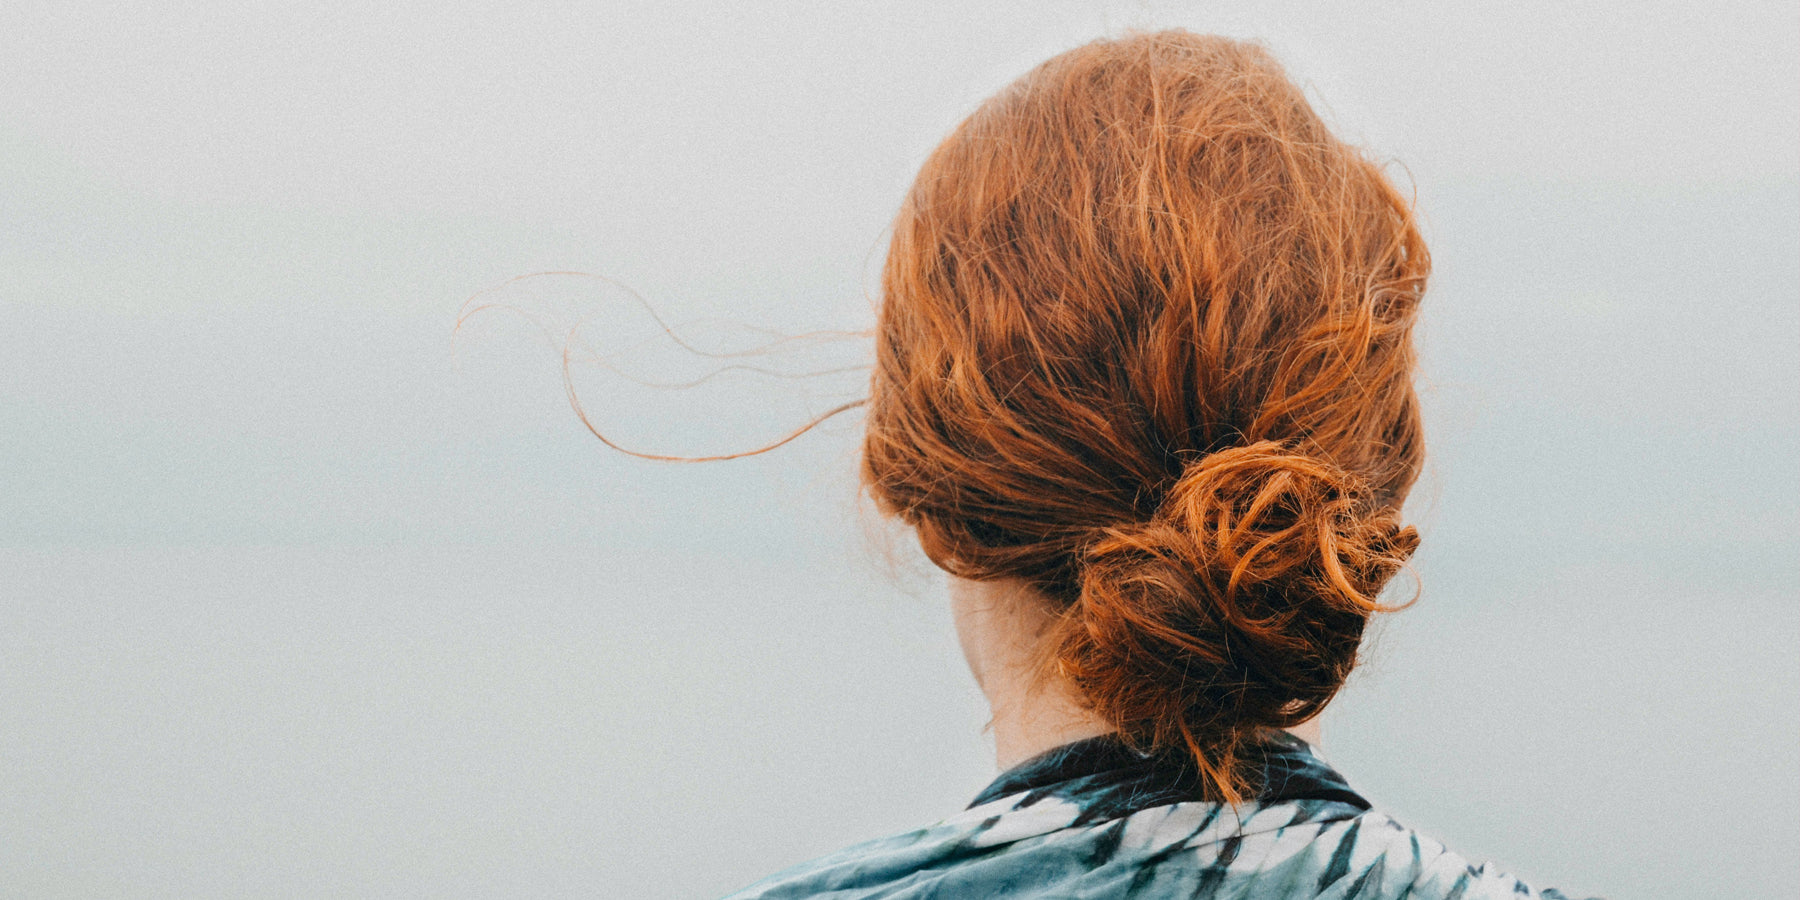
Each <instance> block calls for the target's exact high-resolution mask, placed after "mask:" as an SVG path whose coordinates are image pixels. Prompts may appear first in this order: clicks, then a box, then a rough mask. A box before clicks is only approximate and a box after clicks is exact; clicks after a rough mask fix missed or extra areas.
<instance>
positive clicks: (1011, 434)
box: [863, 31, 1430, 798]
mask: <svg viewBox="0 0 1800 900" xmlns="http://www.w3.org/2000/svg"><path fill="white" fill-rule="evenodd" d="M1429 270H1430V262H1429V256H1428V254H1427V253H1426V249H1425V245H1424V242H1423V241H1422V240H1421V239H1420V236H1419V232H1418V229H1417V228H1416V226H1415V222H1414V218H1413V213H1412V209H1411V206H1410V204H1409V203H1408V202H1407V200H1406V199H1405V198H1404V197H1402V196H1401V195H1400V194H1399V192H1397V191H1396V190H1395V189H1394V187H1393V185H1392V184H1390V183H1389V181H1388V180H1387V178H1386V177H1385V176H1384V174H1383V173H1382V171H1381V168H1380V167H1379V166H1377V165H1375V164H1374V163H1373V162H1371V161H1370V160H1368V159H1367V158H1365V157H1364V156H1363V155H1362V154H1361V153H1360V152H1359V151H1357V149H1356V148H1354V147H1351V146H1349V145H1347V144H1345V143H1343V142H1341V141H1339V140H1337V139H1336V138H1335V137H1334V136H1332V134H1331V133H1330V131H1329V130H1327V129H1326V128H1325V126H1324V124H1323V123H1322V122H1321V121H1320V120H1319V118H1318V117H1317V115H1315V114H1314V113H1313V111H1312V109H1311V107H1310V106H1309V105H1308V103H1307V101H1306V98H1305V96H1304V95H1303V94H1302V93H1301V91H1300V90H1299V89H1298V88H1296V87H1295V86H1294V85H1293V83H1292V82H1290V81H1289V80H1288V79H1287V77H1286V75H1285V74H1284V73H1283V72H1282V70H1281V68H1280V66H1279V65H1277V64H1276V63H1275V62H1274V60H1273V59H1271V58H1270V56H1269V55H1268V54H1267V53H1266V52H1264V51H1263V50H1262V49H1261V48H1259V47H1257V46H1255V45H1252V44H1245V43H1239V42H1236V41H1231V40H1227V39H1224V38H1216V37H1204V36H1199V35H1194V34H1189V33H1187V32H1181V31H1169V32H1159V33H1155V34H1139V35H1133V36H1129V37H1126V38H1123V39H1119V40H1112V41H1101V42H1098V43H1094V44H1089V45H1087V46H1084V47H1080V48H1077V49H1075V50H1072V51H1070V52H1068V53H1065V54H1063V55H1061V56H1058V57H1055V58H1053V59H1051V60H1050V61H1049V62H1047V63H1045V64H1043V65H1042V66H1039V67H1038V68H1037V69H1035V70H1033V71H1032V72H1030V73H1028V74H1027V75H1026V76H1024V77H1023V78H1021V79H1020V80H1019V81H1018V82H1016V83H1014V84H1013V85H1011V86H1010V87H1008V88H1007V89H1005V90H1004V91H1002V92H1001V93H1000V94H998V95H997V96H995V97H994V98H992V99H990V100H989V101H987V102H986V103H985V104H983V105H982V106H981V107H980V108H979V109H977V110H976V111H975V113H974V114H973V115H971V116H970V117H969V118H968V119H967V120H965V121H964V122H963V123H962V124H961V125H959V126H958V127H957V128H956V130H955V131H954V132H952V134H951V135H950V136H949V137H948V138H947V139H946V140H945V141H944V142H943V143H942V144H941V145H940V146H939V147H938V148H937V149H936V151H934V152H933V153H932V155H931V157H930V159H928V160H927V161H926V163H925V165H924V167H923V169H922V170H921V172H920V173H919V177H918V179H917V180H916V181H915V182H914V184H913V187H912V189H911V191H910V192H909V193H908V195H907V198H906V201H905V203H904V204H903V205H902V207H901V210H900V213H899V216H898V217H897V218H896V220H895V223H894V233H893V240H892V243H891V245H890V248H889V252H888V257H887V262H886V265H885V268H884V270H883V273H882V282H881V288H882V306H881V311H880V321H879V324H878V327H877V345H876V362H875V370H874V376H873V379H872V384H871V392H870V398H869V407H868V408H869V420H868V430H867V433H866V436H865V438H864V443H863V479H864V482H865V483H866V485H867V487H868V489H869V492H870V493H871V495H872V496H873V497H874V498H875V500H876V501H877V502H878V504H879V505H880V506H881V508H882V509H884V510H885V511H887V512H889V513H891V514H893V515H895V516H897V517H898V518H900V519H901V520H902V521H904V522H906V523H907V524H909V525H911V526H913V528H914V529H915V531H916V532H917V534H918V537H919V541H920V544H921V545H922V546H923V548H924V550H925V553H926V554H927V555H928V556H929V557H930V558H931V559H932V560H933V561H934V562H935V563H937V564H938V565H939V566H941V567H942V568H944V569H945V570H947V571H949V572H950V573H952V574H954V575H957V576H961V577H964V578H970V579H976V580H994V579H1010V580H1016V581H1019V582H1023V583H1024V584H1026V585H1028V586H1029V587H1031V588H1032V589H1033V590H1034V592H1035V593H1036V594H1038V595H1041V596H1042V597H1043V598H1045V601H1046V602H1047V603H1049V604H1052V606H1053V609H1052V610H1051V612H1052V613H1054V614H1055V615H1056V617H1057V621H1058V622H1059V623H1060V624H1059V625H1058V627H1057V629H1056V630H1055V631H1054V633H1053V634H1052V635H1051V636H1050V638H1048V639H1047V642H1046V644H1045V645H1044V647H1042V648H1040V649H1041V650H1042V651H1043V653H1042V656H1043V658H1044V659H1045V660H1046V665H1047V667H1050V668H1051V669H1053V670H1054V671H1056V672H1059V673H1060V674H1061V675H1063V676H1066V677H1067V678H1068V679H1070V680H1071V681H1073V683H1074V684H1075V685H1076V686H1077V687H1078V688H1079V689H1080V690H1081V692H1082V694H1083V696H1084V697H1085V698H1086V700H1087V702H1088V703H1089V705H1090V706H1091V707H1092V708H1093V710H1094V711H1095V712H1096V713H1097V714H1098V715H1099V716H1100V717H1102V718H1103V719H1105V720H1106V721H1107V722H1109V723H1110V724H1111V725H1113V726H1114V727H1115V728H1117V729H1118V730H1119V731H1120V732H1121V734H1122V735H1124V736H1125V738H1126V739H1128V740H1130V741H1133V742H1134V743H1137V744H1138V745H1140V746H1141V747H1143V748H1145V749H1150V750H1161V751H1180V752H1184V753H1187V754H1189V755H1191V756H1192V757H1193V758H1194V760H1195V761H1196V763H1197V764H1198V766H1199V768H1200V771H1201V772H1202V773H1203V774H1204V775H1205V776H1206V777H1205V782H1206V785H1207V787H1208V789H1209V790H1210V792H1211V793H1213V794H1214V795H1216V796H1218V797H1221V798H1231V797H1236V796H1238V795H1239V794H1240V793H1241V792H1242V790H1244V788H1245V787H1246V786H1247V785H1248V784H1249V783H1250V780H1252V779H1253V773H1251V772H1249V769H1248V768H1247V767H1246V766H1245V765H1244V764H1243V762H1242V760H1243V759H1244V753H1245V750H1246V747H1247V742H1249V741H1252V740H1254V739H1255V738H1256V736H1257V734H1258V732H1259V731H1260V730H1262V729H1267V728H1275V727H1281V726H1283V725H1289V724H1294V723H1297V722H1299V721H1301V720H1304V719H1305V718H1307V717H1308V716H1310V715H1311V714H1313V713H1315V712H1317V711H1318V710H1319V709H1320V708H1321V707H1322V706H1323V705H1324V704H1325V703H1326V701H1328V700H1329V699H1330V698H1331V696H1332V695H1333V693H1335V692H1336V691H1337V690H1338V688H1339V687H1340V686H1341V685H1342V684H1343V681H1344V678H1345V676H1346V675H1347V674H1348V672H1349V671H1350V668H1351V666H1352V665H1354V663H1355V659H1356V649H1357V645H1358V643H1359V641H1360V639H1361V636H1362V632H1363V626H1364V623H1365V622H1366V621H1367V619H1368V617H1369V614H1370V613H1371V611H1373V610H1375V609H1376V608H1377V606H1376V599H1375V598H1376V596H1377V594H1378V593H1379V592H1380V590H1381V588H1382V585H1383V583H1384V582H1385V581H1386V580H1387V579H1388V578H1389V577H1390V575H1392V573H1393V572H1394V570H1395V568H1396V567H1397V566H1399V565H1400V564H1401V563H1402V561H1403V560H1404V559H1405V558H1406V557H1407V555H1408V554H1409V553H1410V552H1411V550H1412V549H1413V546H1414V544H1415V543H1416V541H1417V538H1416V536H1415V534H1414V533H1413V532H1412V531H1411V530H1410V529H1405V528H1402V527H1401V525H1400V522H1399V518H1398V515H1399V507H1400V504H1401V502H1402V501H1403V500H1404V499H1405V496H1406V493H1407V490H1408V489H1409V488H1410V487H1411V485H1412V483H1413V481H1414V479H1415V478H1416V477H1417V475H1418V471H1419V466H1420V462H1421V458H1422V455H1423V451H1424V444H1423V439H1422V437H1421V433H1420V428H1419V411H1418V398H1417V396H1416V394H1415V392H1414V390H1413V385H1412V379H1413V369H1414V353H1413V347H1412V339H1411V333H1412V326H1413V322H1414V319H1415V317H1416V314H1417V310H1418V304H1419V300H1420V297H1421V295H1422V294H1423V292H1424V289H1425V279H1426V276H1427V274H1428V272H1429Z"/></svg>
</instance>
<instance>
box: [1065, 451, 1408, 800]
mask: <svg viewBox="0 0 1800 900" xmlns="http://www.w3.org/2000/svg"><path fill="white" fill-rule="evenodd" d="M1417 546H1418V533H1417V532H1416V531H1414V530H1413V529H1412V528H1410V527H1407V528H1403V527H1401V525H1400V523H1399V516H1398V512H1397V510H1395V509H1393V508H1391V507H1389V506H1386V505H1383V504H1379V503H1377V502H1376V501H1375V499H1374V497H1373V494H1372V492H1371V491H1370V490H1369V489H1368V487H1367V486H1366V485H1364V484H1363V483H1362V481H1361V480H1360V479H1358V478H1357V477H1356V476H1354V475H1352V474H1350V473H1348V472H1346V471H1345V470H1343V469H1342V468H1340V467H1338V466H1336V465H1334V464H1332V463H1330V462H1328V461H1326V460H1322V459H1318V458H1316V457H1311V456H1307V455H1304V454H1300V453H1296V452H1293V451H1291V450H1289V449H1288V448H1285V447H1283V446H1282V445H1281V444H1278V443H1275V442H1272V441H1264V442H1261V443H1256V444H1251V445H1249V446H1245V447H1235V448H1231V449H1228V450H1222V451H1219V452H1217V453H1212V454H1209V455H1207V456H1205V457H1203V458H1201V459H1199V460H1196V461H1195V462H1193V463H1191V464H1189V465H1188V467H1187V468H1186V470H1185V471H1183V472H1182V475H1181V477H1180V479H1179V480H1177V481H1176V482H1175V484H1174V486H1173V487H1172V488H1171V489H1170V490H1169V494H1168V496H1167V498H1166V499H1165V500H1164V501H1163V503H1162V505H1161V507H1160V508H1159V509H1158V510H1157V512H1156V514H1155V516H1154V517H1153V518H1152V519H1151V520H1150V521H1148V522H1142V523H1136V524H1132V525H1126V526H1115V527H1111V528H1106V529H1103V530H1102V531H1101V532H1100V535H1099V537H1098V539H1097V540H1095V541H1094V542H1093V543H1091V544H1090V545H1089V546H1088V547H1087V549H1086V550H1085V551H1084V553H1083V557H1082V579H1081V595H1080V598H1079V599H1078V600H1077V601H1076V604H1075V606H1074V607H1072V608H1071V610H1070V613H1069V615H1068V616H1066V617H1065V619H1064V622H1063V627H1062V629H1061V634H1060V635H1059V640H1058V642H1057V645H1056V651H1055V652H1056V663H1057V665H1058V666H1059V668H1060V670H1061V671H1062V672H1063V673H1064V674H1066V675H1068V676H1069V677H1071V678H1073V679H1074V680H1075V682H1076V683H1077V684H1078V685H1079V686H1080V687H1081V689H1082V690H1083V692H1084V693H1085V695H1086V696H1087V698H1088V700H1089V702H1090V703H1092V704H1093V707H1094V709H1095V712H1096V713H1098V714H1099V715H1101V716H1102V717H1103V718H1105V719H1107V720H1108V721H1109V722H1111V723H1112V724H1113V725H1114V726H1116V727H1118V728H1119V730H1120V732H1121V734H1122V735H1124V736H1125V737H1126V738H1127V739H1128V740H1133V741H1136V742H1139V743H1142V744H1148V745H1150V746H1151V747H1154V748H1171V747H1181V746H1185V747H1186V748H1187V749H1188V750H1190V751H1191V752H1193V753H1194V754H1195V755H1196V756H1197V757H1198V758H1199V761H1200V764H1201V766H1202V767H1203V768H1206V769H1210V770H1212V771H1209V772H1207V773H1206V774H1207V775H1208V776H1209V777H1208V778H1207V779H1206V780H1207V782H1208V783H1211V784H1214V785H1216V786H1218V787H1219V788H1220V790H1221V792H1222V793H1223V794H1224V795H1225V799H1231V800H1235V799H1236V798H1237V794H1238V792H1239V791H1240V790H1242V789H1244V788H1246V787H1247V786H1248V784H1247V779H1246V778H1245V776H1243V775H1242V774H1241V773H1239V772H1238V769H1239V768H1240V765H1239V761H1240V756H1241V750H1242V749H1243V748H1244V744H1245V743H1246V742H1248V741H1251V740H1254V739H1255V737H1256V735H1257V733H1258V732H1260V731H1262V730H1264V729H1268V728H1280V727H1285V726H1288V725H1294V724H1298V723H1300V722H1303V721H1305V720H1306V719H1308V718H1311V717H1312V716H1313V715H1315V714H1317V713H1318V712H1319V710H1320V709H1322V708H1323V707H1324V706H1325V704H1326V703H1327V702H1328V701H1329V700H1330V699H1331V697H1332V696H1333V695H1334V694H1335V693H1336V692H1337V690H1338V688H1339V687H1341V686H1342V685H1343V682H1344V679H1345V678H1346V677H1347V676H1348V675H1349V673H1350V670H1351V668H1352V667H1353V666H1354V665H1355V661H1356V650H1357V646H1358V644H1359V643H1360V641H1361V638H1362V632H1363V626H1364V625H1365V623H1366V622H1367V620H1368V618H1369V615H1370V614H1371V613H1372V612H1375V611H1377V610H1379V609H1381V608H1382V607H1381V606H1380V605H1379V604H1378V603H1377V601H1376V596H1377V595H1378V594H1379V593H1380V592H1381V588H1382V586H1383V585H1384V584H1385V583H1386V582H1387V580H1388V579H1389V578H1390V577H1392V575H1393V574H1394V572H1395V571H1396V570H1398V569H1399V567H1400V566H1402V565H1404V564H1405V561H1406V559H1407V558H1408V557H1409V556H1410V555H1411V554H1412V551H1413V550H1414V548H1416V547H1417Z"/></svg>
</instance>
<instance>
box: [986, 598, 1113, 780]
mask: <svg viewBox="0 0 1800 900" xmlns="http://www.w3.org/2000/svg"><path fill="white" fill-rule="evenodd" d="M950 602H951V609H952V611H953V613H954V615H955V618H956V635H957V638H958V639H959V640H960V641H961V642H962V648H963V657H964V658H965V659H967V660H968V663H969V671H970V673H972V674H973V675H974V676H975V683H976V684H977V685H979V686H980V687H981V692H982V693H983V694H985V695H986V696H987V701H988V709H989V710H990V711H991V712H992V714H993V717H992V718H991V719H990V720H989V721H988V728H989V729H990V730H991V731H992V732H993V734H994V761H995V763H996V764H997V765H998V766H999V767H1000V768H1001V769H1003V770H1004V769H1010V768H1012V767H1013V766H1014V765H1017V764H1018V763H1021V762H1024V761H1025V760H1027V759H1030V758H1031V757H1033V756H1036V755H1038V754H1039V753H1043V752H1044V751H1046V750H1050V749H1052V748H1055V747H1060V746H1062V745H1063V744H1067V743H1070V742H1073V741H1079V740H1082V739H1083V738H1090V737H1097V736H1099V735H1102V734H1106V733H1108V732H1110V731H1112V730H1113V729H1112V727H1111V726H1110V725H1108V724H1106V722H1105V721H1104V720H1102V719H1101V718H1100V717H1099V716H1097V715H1095V714H1094V712H1093V711H1092V710H1090V709H1088V708H1087V704H1086V703H1085V702H1083V701H1082V698H1081V692H1080V691H1079V690H1078V689H1076V687H1075V685H1074V684H1072V683H1070V682H1069V680H1068V679H1066V678H1060V677H1058V676H1056V675H1055V674H1054V673H1046V672H1043V671H1042V670H1041V668H1040V666H1039V665H1038V659H1039V657H1038V644H1039V642H1040V641H1041V639H1042V638H1043V636H1044V634H1045V632H1047V631H1048V630H1049V627H1050V624H1051V621H1052V618H1053V617H1052V615H1051V612H1050V603H1049V601H1048V600H1046V599H1044V598H1043V597H1041V596H1039V595H1038V594H1037V593H1036V592H1034V591H1032V590H1031V589H1029V588H1027V587H1025V586H1024V585H1022V584H1019V583H1018V582H1012V581H968V580H966V579H962V578H954V577H953V578H951V579H950Z"/></svg>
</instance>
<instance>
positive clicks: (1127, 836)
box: [729, 733, 1566, 900]
mask: <svg viewBox="0 0 1800 900" xmlns="http://www.w3.org/2000/svg"><path fill="white" fill-rule="evenodd" d="M1262 750H1263V758H1262V760H1261V769H1260V771H1261V773H1262V777H1261V779H1260V782H1261V788H1260V789H1259V791H1258V792H1257V795H1256V797H1255V799H1254V800H1252V801H1250V802H1247V803H1244V804H1241V805H1239V806H1237V807H1235V808H1234V807H1232V806H1229V805H1226V804H1222V803H1217V802H1211V801H1207V800H1204V799H1201V797H1202V794H1201V792H1200V790H1199V779H1198V777H1197V776H1196V775H1195V773H1194V771H1193V767H1192V766H1191V764H1187V765H1184V764H1183V763H1182V762H1181V761H1180V759H1179V758H1176V757H1173V756H1161V757H1152V756H1147V755H1143V754H1139V753H1137V752H1135V751H1133V750H1131V749H1130V748H1128V747H1126V746H1125V745H1124V744H1123V743H1122V742H1120V741H1119V740H1118V739H1117V738H1114V737H1099V738H1091V739H1089V740H1085V741H1078V742H1076V743H1073V744H1068V745H1066V746H1063V747H1058V748H1056V749H1055V750H1051V751H1050V752H1048V753H1045V754H1043V755H1041V756H1037V757H1034V758H1033V759H1030V760H1028V761H1026V762H1024V763H1022V764H1020V765H1019V766H1018V767H1016V768H1013V769H1011V770H1008V771H1007V772H1005V773H1004V774H1002V775H1001V776H1000V777H999V778H998V779H997V780H995V781H994V783H993V784H991V785H989V786H988V787H987V789H986V790H984V791H982V792H981V794H980V795H979V796H977V797H976V798H975V802H974V803H972V804H970V806H969V808H968V809H967V810H965V811H963V812H962V813H961V814H960V815H957V816H954V817H952V818H950V819H947V820H945V821H943V822H940V823H938V824H936V825H933V826H931V827H929V828H923V829H920V830H918V831H914V832H911V833H908V834H902V835H896V836H894V837H889V838H882V839H880V840H875V841H870V842H868V843H865V844H860V845H857V846H855V847H851V848H849V849H846V850H842V851H840V852H838V853H834V854H832V855H830V856H826V857H823V858H820V859H817V860H814V861H812V862H808V863H803V864H801V865H799V866H795V867H794V868H791V869H788V870H787V871H784V872H781V873H779V874H776V875H774V876H771V877H769V878H767V879H764V880H763V881H761V882H758V883H757V884H754V885H752V886H750V887H748V888H746V889H744V890H743V891H741V892H739V893H737V894H733V895H732V896H731V898H729V900H753V898H754V900H784V898H800V897H816V898H826V897H828V898H834V900H873V898H877V897H879V898H883V900H924V898H936V900H953V898H964V897H969V898H990V897H992V898H1024V897H1042V898H1049V897H1055V898H1068V900H1086V898H1102V897H1106V898H1112V897H1142V898H1163V897H1193V898H1209V900H1210V898H1220V900H1223V898H1232V900H1289V898H1333V900H1348V898H1361V900H1389V898H1392V900H1400V898H1407V900H1487V898H1500V897H1506V898H1526V900H1566V898H1565V897H1564V895H1562V894H1561V893H1558V892H1557V891H1554V890H1544V891H1539V890H1535V889H1533V888H1531V887H1529V886H1527V885H1526V884H1525V883H1524V882H1521V881H1519V880H1518V879H1516V878H1513V877H1512V876H1510V875H1505V874H1502V873H1500V872H1497V871H1494V870H1493V869H1492V868H1490V867H1489V866H1487V865H1483V866H1480V867H1475V866H1471V865H1470V864H1469V863H1468V861H1467V860H1464V859H1463V858H1462V857H1460V856H1457V855H1456V854H1454V853H1452V852H1450V851H1448V850H1446V849H1445V848H1444V846H1443V845H1442V844H1439V843H1438V842H1436V841H1434V840H1432V839H1430V838H1427V837H1424V836H1422V835H1420V834H1418V833H1416V832H1414V831H1412V830H1410V829H1408V828H1406V827H1405V826H1403V825H1401V824H1399V823H1398V822H1395V821H1394V820H1393V819H1390V818H1388V817H1387V816H1384V815H1382V814H1381V813H1378V812H1374V811H1372V810H1371V809H1370V807H1369V803H1368V801H1366V800H1364V799H1363V798H1362V797H1361V796H1359V795H1357V793H1356V792H1355V791H1352V790H1351V789H1350V787H1349V785H1347V784H1346V783H1345V782H1344V779H1343V778H1342V777H1341V776H1339V775H1338V773H1337V772H1335V771H1333V770H1332V769H1331V768H1330V767H1329V766H1327V765H1325V763H1324V762H1322V761H1321V760H1320V759H1319V758H1318V757H1317V756H1315V755H1314V754H1313V752H1312V750H1311V748H1310V747H1308V746H1307V745H1306V743H1305V742H1304V741H1301V740H1300V739H1298V738H1295V737H1292V736H1290V735H1287V734H1286V733H1281V734H1280V735H1278V736H1277V737H1274V738H1271V739H1270V740H1269V741H1268V742H1266V743H1265V744H1263V745H1262Z"/></svg>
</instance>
